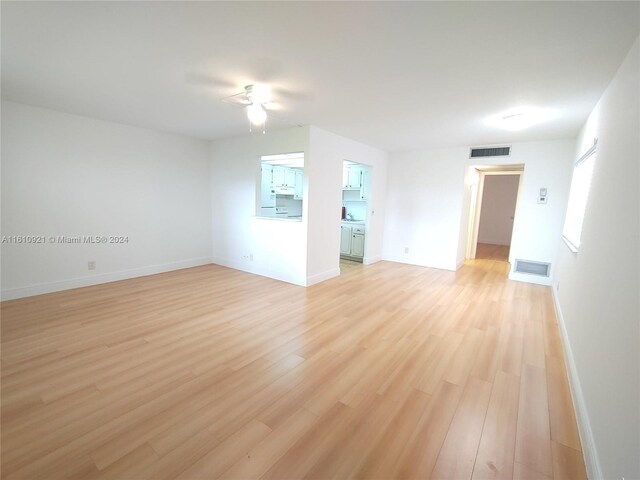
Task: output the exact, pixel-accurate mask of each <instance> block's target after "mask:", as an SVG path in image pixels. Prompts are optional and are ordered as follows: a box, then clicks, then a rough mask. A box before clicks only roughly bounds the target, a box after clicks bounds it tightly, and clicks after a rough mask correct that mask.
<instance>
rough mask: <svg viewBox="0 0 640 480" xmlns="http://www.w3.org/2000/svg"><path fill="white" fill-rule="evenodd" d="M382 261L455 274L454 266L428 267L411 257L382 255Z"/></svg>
mask: <svg viewBox="0 0 640 480" xmlns="http://www.w3.org/2000/svg"><path fill="white" fill-rule="evenodd" d="M382 260H384V261H385V262H395V263H404V264H406V265H415V266H416V267H424V268H435V269H436V270H447V271H449V272H455V271H456V267H455V264H452V265H453V266H452V265H444V264H439V265H428V264H426V263H418V262H416V261H415V260H414V259H413V257H406V256H405V257H403V256H398V255H383V256H382Z"/></svg>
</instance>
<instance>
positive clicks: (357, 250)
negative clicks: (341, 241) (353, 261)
mask: <svg viewBox="0 0 640 480" xmlns="http://www.w3.org/2000/svg"><path fill="white" fill-rule="evenodd" d="M351 237H352V238H351V255H352V256H353V257H364V234H362V233H354V234H353V235H351Z"/></svg>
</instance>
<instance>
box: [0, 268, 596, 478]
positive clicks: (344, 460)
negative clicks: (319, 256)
mask: <svg viewBox="0 0 640 480" xmlns="http://www.w3.org/2000/svg"><path fill="white" fill-rule="evenodd" d="M342 270H343V274H342V275H341V276H340V277H339V278H335V279H332V280H329V281H326V282H323V283H321V284H318V285H315V286H313V287H310V288H308V289H304V288H301V287H297V286H294V285H289V284H285V283H281V282H278V281H275V280H271V279H267V278H263V277H259V276H254V275H250V274H247V273H243V272H239V271H235V270H230V269H226V268H223V267H218V266H215V265H210V266H204V267H198V268H192V269H186V270H180V271H176V272H171V273H166V274H161V275H155V276H150V277H144V278H138V279H133V280H127V281H122V282H116V283H111V284H106V285H99V286H94V287H88V288H83V289H76V290H70V291H66V292H60V293H54V294H49V295H43V296H38V297H32V298H27V299H21V300H14V301H9V302H4V303H2V306H1V307H2V310H1V313H2V356H1V358H2V372H1V373H2V377H1V380H2V391H1V399H2V477H3V478H4V479H6V480H11V479H62V478H69V479H82V478H91V479H94V478H95V479H103V478H114V479H173V478H180V479H199V478H202V479H213V478H236V479H240V478H242V479H257V478H273V479H298V478H315V479H329V478H339V479H343V478H362V479H365V478H366V479H369V478H378V479H392V478H442V479H471V478H473V479H486V478H539V479H544V478H556V479H558V478H563V479H582V478H585V471H584V465H583V462H582V454H581V451H580V450H581V446H580V440H579V437H578V433H577V428H576V421H575V416H574V412H573V409H572V403H571V398H570V393H569V387H568V383H567V374H566V371H565V367H564V363H563V360H562V358H563V357H562V355H563V353H562V345H561V343H560V338H559V336H558V327H557V324H556V318H555V315H554V310H553V305H552V300H551V295H550V290H549V289H548V288H546V287H542V286H536V285H530V284H525V283H517V282H511V281H508V280H507V279H506V272H507V270H508V264H507V263H505V262H500V261H495V260H474V261H472V262H469V263H468V264H467V265H465V266H464V267H463V268H462V269H460V270H459V271H458V272H448V271H442V270H434V269H428V268H422V267H416V266H411V265H403V264H397V263H388V262H379V263H376V264H374V265H370V266H363V265H361V264H355V263H348V262H345V263H343V265H342Z"/></svg>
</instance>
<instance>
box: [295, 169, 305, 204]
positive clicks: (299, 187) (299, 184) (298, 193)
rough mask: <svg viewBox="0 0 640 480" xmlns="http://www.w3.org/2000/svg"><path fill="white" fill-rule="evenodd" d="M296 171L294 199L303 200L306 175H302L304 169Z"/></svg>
mask: <svg viewBox="0 0 640 480" xmlns="http://www.w3.org/2000/svg"><path fill="white" fill-rule="evenodd" d="M294 173H295V185H296V186H295V190H294V194H293V199H294V200H302V196H303V191H304V177H303V175H302V170H294Z"/></svg>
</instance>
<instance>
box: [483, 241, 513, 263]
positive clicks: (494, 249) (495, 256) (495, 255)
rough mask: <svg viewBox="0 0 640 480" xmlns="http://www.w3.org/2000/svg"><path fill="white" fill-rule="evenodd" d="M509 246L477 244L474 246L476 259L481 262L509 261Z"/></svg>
mask: <svg viewBox="0 0 640 480" xmlns="http://www.w3.org/2000/svg"><path fill="white" fill-rule="evenodd" d="M509 250H510V247H509V245H492V244H490V243H478V245H476V259H482V260H504V261H505V262H506V261H508V260H509Z"/></svg>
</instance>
